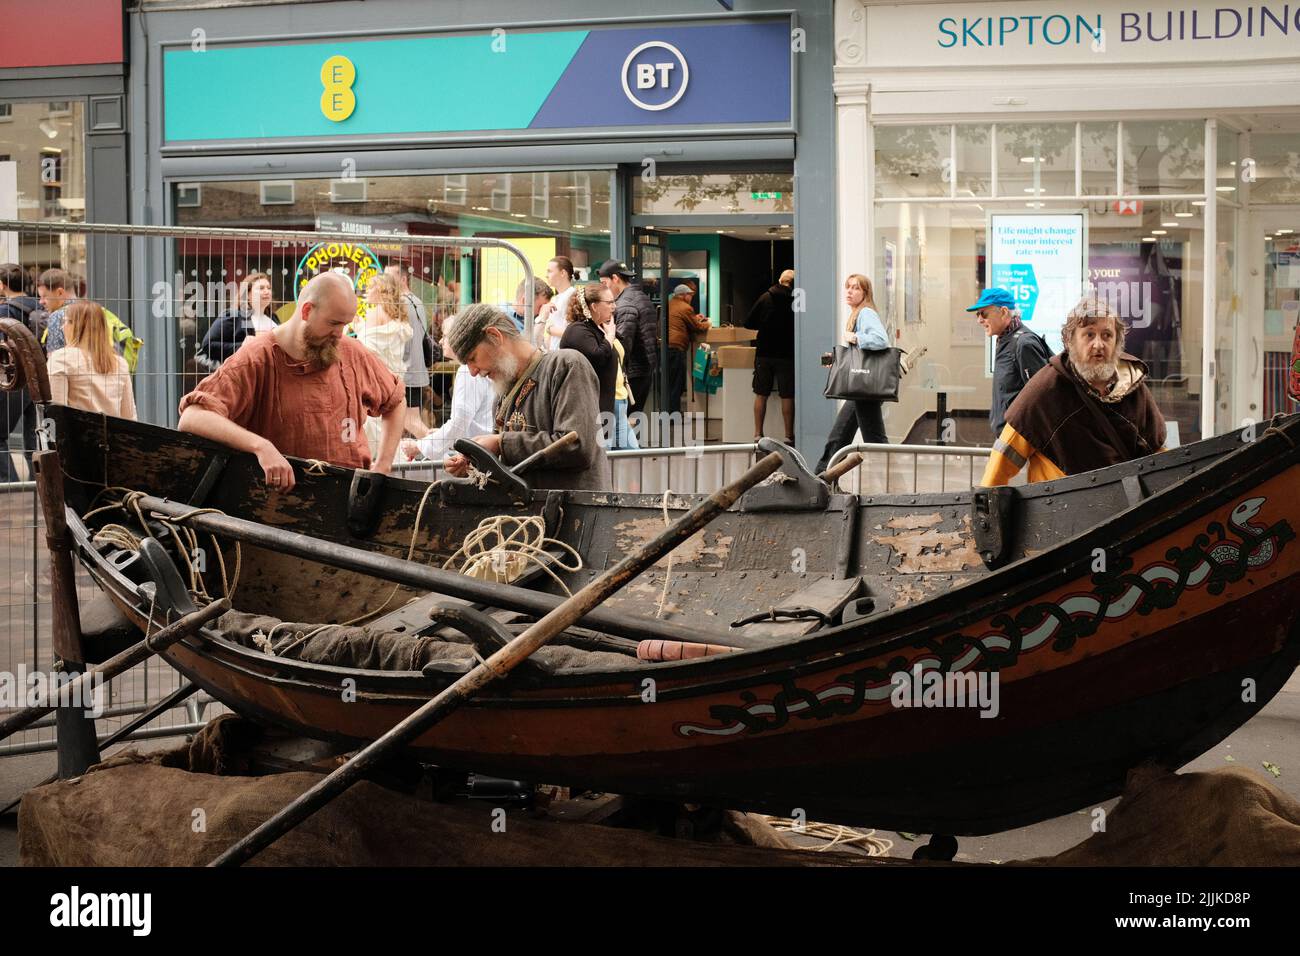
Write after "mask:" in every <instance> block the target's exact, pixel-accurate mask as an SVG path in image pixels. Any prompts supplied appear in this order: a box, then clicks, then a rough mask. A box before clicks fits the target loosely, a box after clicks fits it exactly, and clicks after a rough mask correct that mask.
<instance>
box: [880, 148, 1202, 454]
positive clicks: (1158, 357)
mask: <svg viewBox="0 0 1300 956" xmlns="http://www.w3.org/2000/svg"><path fill="white" fill-rule="evenodd" d="M1026 165H1028V164H1026ZM999 182H1001V177H999ZM1081 207H1082V208H1083V210H1084V215H1085V218H1086V233H1085V235H1086V236H1087V259H1086V271H1085V273H1084V282H1083V287H1082V288H1081V289H1079V290H1078V292H1077V294H1078V295H1081V294H1082V293H1083V291H1084V290H1085V289H1090V290H1091V291H1092V292H1094V293H1095V294H1096V295H1098V296H1100V297H1101V298H1103V299H1104V300H1105V301H1106V302H1108V303H1109V304H1110V305H1111V306H1112V308H1114V309H1115V310H1116V312H1117V313H1118V314H1119V315H1120V317H1121V318H1122V319H1123V320H1124V322H1125V326H1126V329H1127V339H1126V342H1125V346H1124V347H1125V349H1126V351H1128V352H1130V353H1132V354H1134V355H1136V356H1137V357H1138V358H1140V359H1142V360H1143V361H1144V362H1146V364H1147V365H1148V367H1149V368H1150V370H1151V388H1152V390H1153V393H1154V395H1155V397H1156V399H1157V401H1158V402H1159V404H1160V406H1161V409H1162V411H1163V412H1164V413H1165V415H1166V417H1167V418H1169V419H1171V420H1173V421H1176V422H1178V425H1179V433H1180V439H1181V441H1182V442H1184V443H1186V442H1188V441H1194V440H1196V439H1197V438H1199V437H1200V408H1201V398H1202V396H1201V391H1202V381H1201V352H1202V341H1201V338H1202V315H1203V302H1202V289H1203V283H1204V281H1205V269H1204V262H1203V253H1204V234H1203V221H1202V219H1201V217H1200V215H1199V213H1198V214H1197V215H1196V216H1195V217H1194V218H1176V217H1175V215H1174V213H1175V211H1177V210H1179V209H1185V208H1186V206H1185V205H1184V204H1181V203H1172V202H1171V203H1162V202H1158V201H1154V200H1147V201H1145V202H1144V203H1142V204H1141V207H1140V209H1141V211H1140V212H1138V213H1136V214H1134V213H1131V212H1127V211H1121V209H1119V208H1117V204H1116V203H1115V202H1114V201H1112V200H1110V199H1105V200H1094V201H1091V202H1085V203H1082V204H1079V203H1074V202H1051V201H1047V202H1045V204H1044V208H1043V209H1041V210H1035V212H1039V211H1041V212H1042V213H1046V214H1050V213H1054V212H1059V213H1078V212H1079V211H1080V208H1081ZM1017 211H1020V212H1027V210H1026V209H1025V207H1024V206H1023V205H1021V204H1020V203H1019V202H1013V201H1007V202H1006V203H995V204H992V205H988V204H975V203H961V202H957V203H953V202H938V203H936V202H925V201H920V202H885V203H878V204H877V206H876V214H875V216H876V239H875V246H874V249H875V252H874V256H875V262H874V265H873V270H872V272H871V273H870V278H871V279H872V281H873V283H874V285H875V297H876V302H877V306H878V311H879V312H880V313H881V315H882V316H885V317H886V318H887V319H888V320H889V321H890V322H891V324H892V326H893V328H895V329H898V330H901V332H902V333H903V338H902V340H901V344H902V347H903V348H907V349H915V348H918V347H920V346H925V347H926V349H927V352H926V355H925V357H924V358H922V359H921V361H920V363H919V365H918V367H917V369H916V371H915V372H914V373H913V374H912V375H909V376H908V379H907V381H906V382H905V383H904V388H903V391H902V393H901V395H900V404H899V405H898V406H896V407H895V408H894V409H893V410H892V411H891V417H890V419H889V421H888V422H887V427H888V430H889V432H890V434H891V435H892V436H896V437H898V436H902V435H905V434H907V433H908V431H909V430H910V428H911V427H912V424H913V423H914V422H915V421H916V420H917V419H918V418H920V417H921V416H922V415H924V414H926V413H927V412H932V411H933V409H934V408H935V401H936V397H935V396H936V392H938V391H944V390H945V389H944V386H956V388H953V389H951V394H950V395H949V407H951V408H957V409H969V410H972V411H984V412H987V409H988V407H989V403H990V400H991V396H992V382H991V378H990V376H989V375H988V373H987V371H986V347H987V343H986V341H985V338H984V333H983V330H982V329H981V328H980V326H979V325H978V323H976V322H975V321H974V320H973V319H972V317H971V316H970V315H969V314H967V313H966V312H965V311H964V306H965V305H967V304H969V303H972V302H974V301H975V300H976V298H977V297H978V295H979V292H980V290H981V289H982V288H983V287H984V286H985V285H986V284H987V283H988V281H989V278H988V263H987V235H986V232H987V223H988V215H989V213H990V212H1008V213H1012V212H1017ZM1074 295H1075V293H1072V292H1067V294H1066V296H1065V297H1066V298H1071V297H1072V296H1074ZM1042 298H1043V297H1042V296H1041V295H1040V296H1039V301H1041V300H1042ZM1071 304H1072V302H1071ZM1063 319H1064V315H1063V314H1062V315H1040V316H1037V317H1036V322H1037V323H1038V324H1046V325H1049V326H1050V325H1052V324H1053V323H1055V327H1056V331H1055V333H1054V334H1053V335H1052V336H1051V337H1049V339H1048V344H1049V345H1050V346H1051V347H1052V348H1053V350H1055V351H1060V350H1061V349H1062V347H1063V343H1062V341H1061V339H1060V333H1059V323H1060V322H1061V321H1063ZM967 389H973V391H967ZM992 439H993V436H992V434H991V433H989V435H988V436H987V439H986V440H985V441H984V442H983V443H984V444H988V443H990V442H991V441H992Z"/></svg>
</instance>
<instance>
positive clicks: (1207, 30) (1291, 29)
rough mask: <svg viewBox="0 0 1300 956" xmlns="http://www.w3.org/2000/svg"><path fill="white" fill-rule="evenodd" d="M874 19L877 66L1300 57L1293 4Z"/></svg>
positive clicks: (1038, 9) (871, 56) (1122, 1)
mask: <svg viewBox="0 0 1300 956" xmlns="http://www.w3.org/2000/svg"><path fill="white" fill-rule="evenodd" d="M867 17H868V19H867V62H868V63H869V64H871V65H874V66H957V65H962V66H981V65H983V66H987V65H989V64H990V60H989V55H990V53H991V52H992V53H993V54H994V55H997V54H1003V55H1008V54H1009V55H1011V56H1012V57H1014V59H1013V60H1012V61H1010V62H1013V63H1017V64H1044V65H1048V64H1050V65H1061V64H1077V65H1086V64H1096V65H1098V66H1104V65H1114V64H1116V63H1145V62H1188V61H1192V60H1234V61H1235V60H1241V59H1252V60H1260V59H1275V58H1276V59H1282V58H1294V57H1296V56H1300V3H1292V2H1286V3H1278V2H1269V0H1264V2H1261V3H1247V4H1223V3H1217V4H1216V3H1181V4H1143V3H1132V2H1131V0H1099V2H1094V3H1083V4H1078V5H1074V4H1072V5H1064V4H1061V5H1058V4H1052V3H1044V4H1038V3H1024V2H1003V3H987V4H970V3H939V4H917V5H913V4H892V5H886V6H871V7H868V8H867ZM918 21H920V22H918ZM994 62H996V61H994Z"/></svg>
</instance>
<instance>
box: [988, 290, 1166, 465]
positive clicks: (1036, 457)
mask: <svg viewBox="0 0 1300 956" xmlns="http://www.w3.org/2000/svg"><path fill="white" fill-rule="evenodd" d="M1061 339H1062V340H1063V342H1064V344H1065V351H1064V352H1062V353H1061V354H1059V355H1054V356H1052V359H1051V361H1050V362H1048V363H1047V366H1046V367H1045V368H1043V369H1042V370H1040V371H1039V372H1038V374H1036V375H1035V376H1034V377H1033V378H1032V379H1031V380H1030V381H1029V384H1028V385H1026V386H1025V387H1024V388H1023V389H1022V390H1021V392H1020V394H1019V395H1018V396H1017V397H1016V400H1015V401H1014V402H1012V403H1011V407H1010V408H1008V409H1007V423H1006V425H1005V426H1004V427H1003V429H1002V434H1001V435H999V436H998V439H997V441H995V442H994V443H993V453H992V454H991V455H990V456H989V463H988V466H987V467H986V468H985V469H984V477H983V478H982V479H981V480H980V484H981V485H984V486H986V487H987V486H993V485H1005V484H1006V483H1007V482H1008V481H1010V480H1011V479H1012V478H1013V477H1014V476H1015V475H1016V474H1017V473H1018V472H1019V471H1020V469H1021V468H1023V467H1025V466H1026V465H1028V466H1029V474H1028V480H1029V481H1031V482H1034V481H1051V480H1054V479H1056V478H1061V477H1064V476H1065V475H1077V474H1079V473H1081V472H1085V471H1092V470H1093V469H1094V468H1104V467H1106V466H1107V465H1115V464H1118V463H1120V462H1123V461H1131V460H1133V459H1134V458H1141V457H1144V456H1146V455H1152V454H1155V453H1156V452H1157V451H1160V450H1162V449H1163V448H1164V444H1165V420H1164V416H1162V415H1161V414H1160V409H1159V408H1158V407H1157V406H1156V401H1155V399H1154V398H1153V397H1152V395H1151V390H1150V389H1149V388H1147V383H1146V377H1147V367H1146V366H1145V365H1144V364H1143V363H1142V362H1141V361H1140V360H1138V359H1136V358H1134V357H1133V356H1132V355H1129V354H1128V353H1127V352H1125V351H1124V323H1123V322H1122V321H1121V320H1120V318H1119V317H1118V316H1117V315H1116V314H1115V313H1114V312H1112V311H1111V310H1110V308H1109V307H1107V306H1106V305H1105V303H1103V302H1100V301H1098V300H1097V299H1094V298H1091V297H1085V298H1084V299H1083V300H1082V301H1081V302H1080V303H1079V304H1078V305H1076V306H1075V307H1074V308H1073V309H1071V310H1070V315H1069V317H1068V318H1067V320H1066V323H1065V328H1064V329H1062V330H1061Z"/></svg>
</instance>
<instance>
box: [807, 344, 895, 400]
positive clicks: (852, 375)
mask: <svg viewBox="0 0 1300 956" xmlns="http://www.w3.org/2000/svg"><path fill="white" fill-rule="evenodd" d="M905 354H906V353H905V352H904V351H903V350H902V349H895V348H888V349H878V350H875V351H867V350H866V349H860V348H858V347H857V346H856V345H837V346H835V358H834V360H833V361H832V362H831V370H830V372H829V373H828V374H827V376H826V390H825V392H823V394H824V395H825V396H826V397H827V398H843V399H851V400H853V401H868V402H896V401H898V386H899V383H900V381H901V379H902V377H903V368H902V359H903V356H904V355H905Z"/></svg>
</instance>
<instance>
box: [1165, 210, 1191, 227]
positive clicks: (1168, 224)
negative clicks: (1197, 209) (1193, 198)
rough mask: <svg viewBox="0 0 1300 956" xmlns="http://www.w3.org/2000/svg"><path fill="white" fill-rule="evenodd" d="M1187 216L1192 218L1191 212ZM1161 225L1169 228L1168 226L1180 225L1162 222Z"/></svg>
mask: <svg viewBox="0 0 1300 956" xmlns="http://www.w3.org/2000/svg"><path fill="white" fill-rule="evenodd" d="M1187 215H1189V216H1190V215H1191V213H1190V212H1189V213H1188V214H1187ZM1160 225H1162V226H1166V227H1168V226H1177V225H1179V223H1176V222H1162V223H1161V224H1160Z"/></svg>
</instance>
